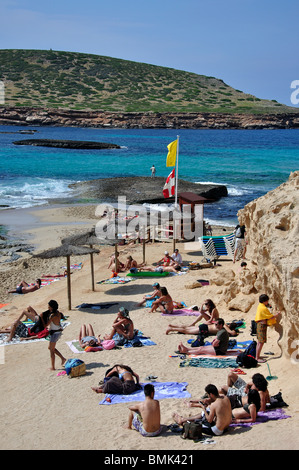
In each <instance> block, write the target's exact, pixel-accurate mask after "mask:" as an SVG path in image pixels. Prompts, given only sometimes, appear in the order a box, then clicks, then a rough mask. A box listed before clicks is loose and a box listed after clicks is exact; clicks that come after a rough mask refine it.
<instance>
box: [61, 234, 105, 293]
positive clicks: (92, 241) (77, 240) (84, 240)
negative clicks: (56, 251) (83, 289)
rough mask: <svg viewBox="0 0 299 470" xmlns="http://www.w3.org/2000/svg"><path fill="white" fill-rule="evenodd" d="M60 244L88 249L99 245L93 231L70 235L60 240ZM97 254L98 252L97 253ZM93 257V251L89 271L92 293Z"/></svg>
mask: <svg viewBox="0 0 299 470" xmlns="http://www.w3.org/2000/svg"><path fill="white" fill-rule="evenodd" d="M61 243H62V244H63V245H64V244H69V245H72V246H81V245H89V246H90V248H93V245H99V244H100V240H99V238H98V237H97V236H96V235H95V231H94V230H91V231H88V232H85V233H82V234H79V235H71V236H70V237H67V238H64V239H63V240H61ZM97 252H98V253H99V250H98V251H97ZM93 255H94V251H92V252H91V253H90V269H91V288H92V290H93V291H94V290H95V288H94V263H93Z"/></svg>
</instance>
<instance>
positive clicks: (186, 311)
mask: <svg viewBox="0 0 299 470" xmlns="http://www.w3.org/2000/svg"><path fill="white" fill-rule="evenodd" d="M161 315H162V317H169V316H170V317H172V316H174V315H175V316H181V317H183V316H192V317H198V315H200V312H199V311H198V310H192V308H191V309H190V308H179V309H173V311H172V313H161Z"/></svg>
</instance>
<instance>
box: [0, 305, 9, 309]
mask: <svg viewBox="0 0 299 470" xmlns="http://www.w3.org/2000/svg"><path fill="white" fill-rule="evenodd" d="M7 305H8V304H0V309H1V308H3V307H6V306H7Z"/></svg>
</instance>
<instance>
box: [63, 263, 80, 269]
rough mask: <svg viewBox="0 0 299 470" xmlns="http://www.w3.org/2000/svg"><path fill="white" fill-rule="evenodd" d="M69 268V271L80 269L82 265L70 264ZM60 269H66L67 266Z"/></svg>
mask: <svg viewBox="0 0 299 470" xmlns="http://www.w3.org/2000/svg"><path fill="white" fill-rule="evenodd" d="M70 268H71V269H81V268H82V263H77V264H71V266H70ZM61 269H67V266H61Z"/></svg>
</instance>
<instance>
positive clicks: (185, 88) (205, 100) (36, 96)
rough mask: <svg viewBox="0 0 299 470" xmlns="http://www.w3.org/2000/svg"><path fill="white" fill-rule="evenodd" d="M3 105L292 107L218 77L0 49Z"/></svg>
mask: <svg viewBox="0 0 299 470" xmlns="http://www.w3.org/2000/svg"><path fill="white" fill-rule="evenodd" d="M0 80H2V81H3V82H4V85H5V106H29V107H40V108H67V109H76V110H102V111H115V112H122V111H126V112H138V111H139V112H148V111H153V112H221V113H226V112H229V113H259V114H260V113H282V112H296V111H297V110H296V109H294V108H291V107H287V106H285V105H282V104H279V103H277V102H276V101H275V100H273V101H269V100H261V99H259V98H256V97H255V96H252V95H249V94H245V93H243V92H242V91H240V90H235V89H233V88H231V87H230V86H228V85H226V84H225V83H224V82H223V81H222V80H220V79H217V78H214V77H206V76H204V75H197V74H194V73H190V72H184V71H181V70H175V69H171V68H166V67H159V66H155V65H149V64H144V63H139V62H132V61H127V60H122V59H114V58H111V57H104V56H98V55H93V54H82V53H75V52H59V51H52V50H49V51H39V50H0Z"/></svg>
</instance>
